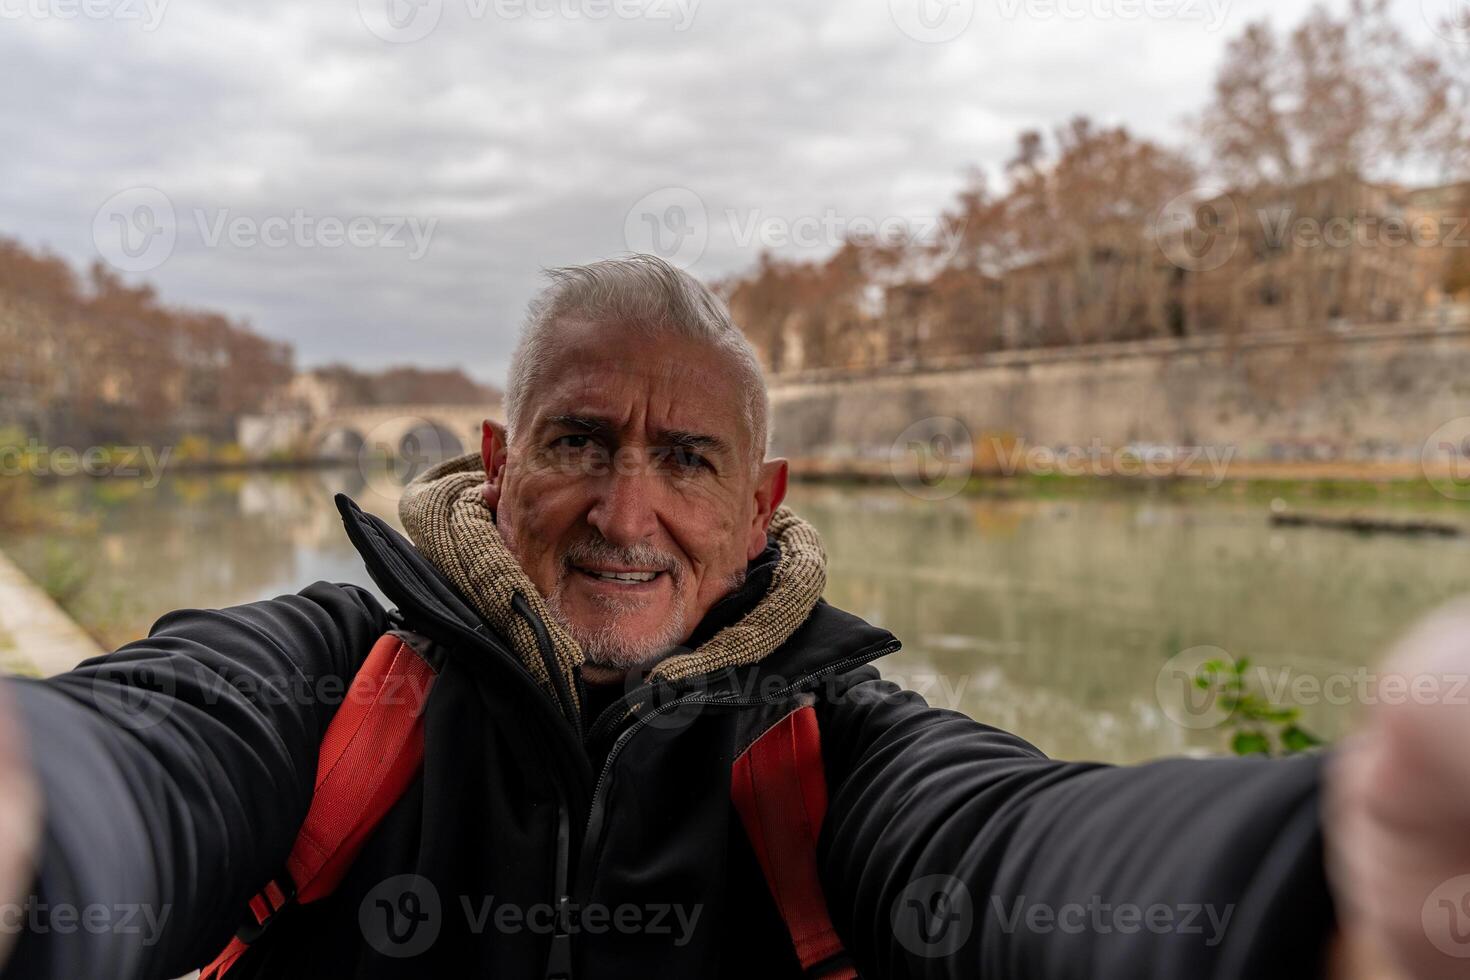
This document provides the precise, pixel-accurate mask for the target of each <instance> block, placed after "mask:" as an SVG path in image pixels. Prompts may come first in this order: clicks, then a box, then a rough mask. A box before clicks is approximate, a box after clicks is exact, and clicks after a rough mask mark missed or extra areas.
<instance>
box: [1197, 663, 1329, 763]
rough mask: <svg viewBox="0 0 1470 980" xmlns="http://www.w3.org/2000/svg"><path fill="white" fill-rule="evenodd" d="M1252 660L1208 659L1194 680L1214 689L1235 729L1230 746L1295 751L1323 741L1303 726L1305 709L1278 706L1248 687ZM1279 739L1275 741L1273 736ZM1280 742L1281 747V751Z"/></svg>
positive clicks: (1254, 751) (1240, 751)
mask: <svg viewBox="0 0 1470 980" xmlns="http://www.w3.org/2000/svg"><path fill="white" fill-rule="evenodd" d="M1249 669H1250V660H1249V659H1245V658H1242V659H1240V660H1207V661H1205V662H1204V663H1203V664H1201V665H1200V667H1199V669H1198V670H1197V671H1196V672H1195V677H1194V683H1195V686H1196V687H1198V688H1199V689H1200V690H1202V691H1212V692H1214V694H1215V697H1216V704H1218V705H1219V707H1220V708H1221V710H1223V711H1224V712H1225V713H1226V718H1227V720H1226V724H1227V725H1228V726H1230V728H1231V729H1232V730H1233V734H1232V735H1231V738H1230V750H1231V751H1232V752H1234V753H1235V754H1236V755H1294V754H1296V753H1298V752H1307V751H1310V750H1311V749H1314V748H1317V747H1318V746H1320V745H1322V744H1324V743H1323V741H1322V740H1321V739H1320V738H1318V737H1317V736H1316V735H1313V734H1312V733H1311V732H1310V731H1308V730H1307V729H1306V728H1304V727H1302V724H1301V714H1302V709H1301V708H1297V707H1284V708H1283V707H1277V706H1276V705H1274V704H1272V703H1271V702H1270V701H1269V700H1267V699H1266V698H1264V697H1262V696H1261V695H1259V694H1255V693H1253V692H1251V691H1249V690H1247V685H1246V671H1247V670H1249ZM1273 735H1274V736H1275V740H1276V742H1275V743H1273V742H1272V736H1273ZM1278 745H1279V751H1278Z"/></svg>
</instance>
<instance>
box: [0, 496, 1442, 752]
mask: <svg viewBox="0 0 1470 980" xmlns="http://www.w3.org/2000/svg"><path fill="white" fill-rule="evenodd" d="M338 491H345V492H347V493H349V494H351V495H352V496H353V497H354V498H355V499H357V500H358V502H359V503H360V504H362V505H363V506H364V507H365V508H366V509H368V510H371V511H373V512H375V513H379V514H381V515H383V516H385V517H388V518H390V519H394V520H396V518H395V517H394V512H395V509H396V497H397V492H398V491H397V481H395V480H394V479H393V478H392V477H391V476H384V475H381V474H375V475H373V476H372V478H367V477H364V476H363V475H362V474H361V473H359V472H357V471H356V470H349V471H340V472H337V471H331V472H308V473H293V474H248V475H244V474H232V475H222V476H209V477H170V478H168V479H165V480H164V481H163V483H162V484H160V485H159V487H157V488H156V489H153V490H143V489H142V488H141V487H140V486H138V485H135V484H128V483H122V482H116V481H97V482H90V481H63V482H60V483H56V484H52V485H49V486H44V487H38V488H37V489H36V495H37V496H38V497H39V498H40V501H41V503H42V505H43V507H44V508H46V509H49V510H50V511H52V512H54V513H58V514H64V515H66V517H67V527H66V529H65V530H63V531H58V530H57V529H55V528H51V529H48V530H45V531H42V530H33V531H30V532H27V533H13V534H11V535H9V536H7V537H5V538H3V539H0V546H3V547H4V548H5V550H6V551H7V552H8V553H10V554H11V555H12V556H13V557H14V558H15V559H16V561H17V562H18V563H19V564H21V566H22V567H24V568H25V569H26V570H27V571H28V572H29V573H30V574H32V575H33V576H34V577H36V578H37V579H40V580H45V581H47V582H48V583H49V584H50V585H52V586H53V588H56V589H57V590H58V591H63V592H64V591H70V592H71V593H72V594H71V595H70V597H69V598H68V599H67V602H66V604H67V606H68V608H69V609H70V610H71V611H72V612H73V614H74V615H76V616H77V617H78V618H79V619H80V620H81V621H82V622H83V624H84V625H85V626H86V627H87V628H88V629H90V630H91V631H92V632H94V633H95V634H96V635H98V636H99V637H101V638H102V639H103V640H104V641H105V642H106V643H107V644H108V645H112V646H116V645H120V644H121V643H124V642H126V641H127V640H129V639H132V638H135V637H137V636H141V635H144V634H145V633H146V632H147V630H148V628H149V626H150V625H151V623H152V622H153V621H154V620H155V619H156V618H157V617H158V616H159V615H160V614H162V613H163V612H166V611H167V610H169V609H173V608H177V607H180V606H185V605H192V606H223V605H230V604H233V603H238V602H244V601H249V600H252V599H257V598H263V597H268V596H272V595H278V594H281V593H286V592H292V591H295V590H297V589H299V588H300V587H302V586H303V585H305V584H307V583H309V582H312V581H315V580H317V579H328V580H331V581H345V582H357V583H359V584H363V585H369V586H370V583H369V582H368V580H367V577H366V574H365V572H364V571H363V569H362V566H361V563H360V562H359V560H358V558H357V556H356V553H355V552H354V551H353V549H352V547H351V545H350V544H349V543H348V541H347V539H346V537H345V535H344V534H343V533H342V528H341V522H340V520H339V519H338V516H337V512H336V510H335V508H334V507H333V505H332V499H331V498H332V494H333V493H335V492H338ZM792 503H793V504H794V506H796V507H797V509H798V510H799V511H800V512H801V513H803V514H804V515H805V516H806V517H808V519H810V520H811V521H813V522H814V523H815V524H816V525H817V527H818V528H819V529H820V530H821V532H822V535H823V539H824V541H825V543H826V546H827V550H828V553H829V555H830V559H831V571H830V576H829V582H830V584H829V587H828V598H829V599H830V600H831V601H832V602H834V603H835V604H837V605H839V606H842V607H844V608H847V609H851V610H852V611H854V612H856V613H858V614H860V615H862V616H864V617H866V618H868V619H870V620H872V621H874V622H877V623H880V624H882V625H884V626H886V627H888V628H889V629H892V630H893V631H894V632H895V633H897V634H898V635H899V636H900V638H901V639H903V641H904V643H905V649H904V651H903V652H902V653H901V654H899V655H898V656H896V657H895V658H893V659H892V660H891V661H890V662H889V663H888V665H887V667H886V668H885V672H886V673H888V674H889V675H891V676H893V677H895V679H898V680H901V681H903V682H904V683H907V684H908V685H910V686H914V687H917V688H919V689H921V690H923V691H924V693H925V694H926V696H927V697H929V699H930V700H931V701H932V702H934V703H937V704H942V705H945V706H947V707H954V708H956V709H958V710H962V711H964V712H966V713H968V714H971V715H972V716H974V717H976V718H979V719H981V720H983V721H986V722H989V723H991V724H995V725H997V726H1000V727H1003V728H1007V729H1009V730H1012V731H1015V732H1018V733H1019V734H1021V735H1023V736H1025V737H1027V738H1029V739H1031V740H1032V741H1034V742H1036V743H1037V744H1038V745H1040V746H1041V747H1042V748H1044V749H1046V750H1047V751H1048V752H1051V753H1053V754H1055V755H1059V756H1065V757H1075V758H1084V757H1085V758H1100V759H1106V760H1113V761H1129V760H1135V759H1140V758H1146V757H1151V756H1157V755H1162V754H1169V753H1177V752H1180V751H1190V750H1219V749H1220V748H1221V747H1222V745H1223V744H1224V736H1223V735H1222V733H1221V732H1220V731H1219V730H1205V731H1192V730H1190V729H1187V728H1184V727H1181V726H1179V725H1176V724H1174V723H1173V722H1171V721H1170V720H1169V719H1168V718H1167V717H1166V716H1165V715H1164V713H1163V711H1162V710H1161V708H1160V705H1159V704H1158V701H1157V698H1156V697H1155V696H1154V682H1155V678H1156V677H1157V675H1158V673H1159V670H1160V668H1161V667H1162V666H1163V665H1164V664H1165V663H1166V662H1167V661H1168V660H1169V658H1170V657H1171V656H1173V655H1174V654H1176V653H1178V652H1179V651H1181V650H1184V649H1186V648H1189V647H1194V646H1199V645H1205V644H1208V645H1213V646H1218V647H1222V648H1224V649H1225V650H1227V651H1229V652H1231V653H1232V654H1234V655H1235V656H1237V657H1239V656H1248V657H1250V658H1251V659H1252V660H1253V661H1255V662H1258V663H1262V664H1265V665H1269V666H1273V667H1290V668H1291V669H1292V670H1293V671H1297V672H1302V673H1305V674H1308V675H1312V676H1316V677H1324V676H1327V675H1331V674H1334V673H1341V672H1346V671H1351V670H1353V669H1354V668H1358V667H1361V666H1362V665H1365V664H1368V663H1371V662H1372V661H1373V660H1374V659H1375V658H1376V656H1377V655H1378V654H1379V653H1380V652H1381V651H1382V650H1383V648H1384V647H1385V646H1386V644H1387V643H1388V642H1389V640H1390V639H1391V638H1392V637H1393V636H1394V635H1395V633H1396V632H1398V631H1399V630H1400V629H1402V628H1403V626H1404V625H1405V624H1407V623H1408V621H1410V620H1411V619H1412V618H1413V617H1414V616H1416V615H1418V614H1419V613H1421V612H1423V611H1425V610H1427V609H1428V608H1430V607H1432V606H1434V605H1435V604H1437V603H1438V602H1440V601H1442V600H1443V599H1445V598H1447V597H1449V596H1452V595H1455V594H1458V593H1462V592H1465V591H1470V547H1467V545H1466V544H1465V543H1462V542H1460V541H1455V540H1440V539H1433V540H1428V539H1403V538H1393V537H1373V538H1363V537H1356V536H1352V535H1347V534H1342V533H1338V532H1332V531H1321V530H1312V529H1293V530H1273V529H1271V528H1269V527H1268V526H1267V524H1266V520H1265V514H1264V512H1263V509H1262V508H1261V507H1260V506H1258V505H1248V504H1241V503H1231V502H1224V501H1218V500H1204V501H1201V500H1191V501H1189V502H1187V503H1186V502H1170V501H1168V500H1151V499H1147V498H1127V499H1091V498H1089V499H1081V500H1060V501H1058V500H1009V501H1007V500H975V499H955V500H950V501H946V502H942V503H928V502H922V501H917V500H914V499H912V498H910V497H908V496H906V495H904V494H902V493H899V492H896V491H892V490H852V489H837V488H831V487H814V486H797V487H795V488H793V491H792ZM1350 714H1351V707H1350V706H1346V705H1314V706H1310V707H1309V708H1308V709H1307V721H1308V722H1309V724H1310V725H1311V726H1312V727H1313V728H1314V729H1315V730H1317V731H1318V732H1320V733H1322V734H1326V735H1335V734H1339V733H1340V732H1341V731H1342V730H1343V728H1344V727H1345V726H1346V724H1347V723H1348V720H1349V717H1350Z"/></svg>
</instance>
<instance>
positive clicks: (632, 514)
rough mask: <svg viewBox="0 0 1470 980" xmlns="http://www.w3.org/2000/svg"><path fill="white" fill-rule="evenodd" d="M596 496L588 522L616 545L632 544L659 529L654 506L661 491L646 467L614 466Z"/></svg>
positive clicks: (601, 482)
mask: <svg viewBox="0 0 1470 980" xmlns="http://www.w3.org/2000/svg"><path fill="white" fill-rule="evenodd" d="M599 482H600V487H599V489H598V494H597V499H596V500H595V501H594V502H593V504H592V509H591V510H590V511H589V512H588V514H587V522H588V523H589V524H591V525H592V526H593V527H595V528H597V530H598V531H600V532H601V533H602V536H603V537H604V538H606V539H607V540H608V541H610V542H612V543H613V544H617V545H632V544H637V543H638V542H640V541H647V540H649V539H650V538H652V537H653V536H654V535H655V533H656V532H657V530H658V517H657V515H656V513H655V510H654V504H655V498H656V495H657V493H658V488H657V486H656V484H657V482H658V481H656V480H654V479H652V478H651V477H650V475H649V473H648V472H647V467H644V466H639V467H626V466H624V467H614V468H613V471H612V472H611V473H609V474H608V475H607V476H606V478H604V479H603V480H601V481H599Z"/></svg>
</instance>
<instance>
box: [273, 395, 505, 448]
mask: <svg viewBox="0 0 1470 980" xmlns="http://www.w3.org/2000/svg"><path fill="white" fill-rule="evenodd" d="M502 412H503V409H502V406H501V405H500V404H499V403H492V404H487V405H360V406H352V407H343V408H340V409H337V410H334V411H332V412H330V413H328V414H326V415H323V416H321V417H319V418H314V419H312V420H311V421H310V423H309V424H308V425H307V426H306V427H305V431H304V432H303V433H302V434H301V441H302V442H304V443H305V448H306V449H307V450H308V451H309V452H310V453H311V454H312V455H314V456H319V457H334V458H351V459H356V458H358V457H359V456H361V455H363V454H368V455H373V456H382V457H390V456H392V457H397V458H400V459H409V460H418V459H435V460H437V459H445V458H447V457H449V456H457V455H459V454H460V453H465V452H470V451H471V450H478V449H479V447H480V422H481V421H482V420H483V419H486V418H489V419H492V420H494V421H497V422H498V421H504V417H503V414H502Z"/></svg>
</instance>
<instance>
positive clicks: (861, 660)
mask: <svg viewBox="0 0 1470 980" xmlns="http://www.w3.org/2000/svg"><path fill="white" fill-rule="evenodd" d="M899 646H900V644H899V642H898V640H888V641H885V642H883V643H881V644H878V645H877V646H876V647H870V648H869V649H867V650H864V651H863V652H862V653H859V654H855V655H853V656H851V657H847V658H844V659H842V660H838V661H836V662H834V663H830V664H827V665H825V666H824V667H822V668H820V669H818V670H814V671H812V672H811V673H810V674H805V675H803V676H801V677H799V678H797V679H796V680H795V681H793V682H792V683H790V684H788V685H787V686H786V687H783V688H781V689H780V690H779V691H776V692H774V693H772V694H770V695H767V696H766V697H760V698H740V697H729V696H726V697H721V696H719V695H709V694H688V695H685V696H684V697H682V698H675V699H674V700H672V701H669V702H668V703H667V704H661V705H659V706H658V707H656V708H654V709H653V710H652V711H650V712H649V713H648V714H646V715H644V716H643V717H641V718H639V719H638V720H637V721H636V722H634V723H633V724H632V725H629V726H628V728H627V729H626V730H625V731H624V732H623V733H622V734H621V735H619V736H618V738H617V740H616V741H615V742H613V744H612V748H610V749H609V750H608V753H607V758H606V760H604V761H603V764H602V771H601V772H600V773H599V774H598V776H597V782H596V783H594V784H593V787H592V804H591V806H590V808H589V809H588V813H587V830H586V836H585V837H584V838H583V841H582V850H581V852H580V853H579V854H578V855H577V858H578V860H577V884H576V887H577V894H578V895H579V896H581V897H582V898H584V899H585V898H587V897H588V896H589V895H590V894H591V890H592V870H593V865H594V863H595V860H596V854H597V848H598V845H600V844H601V842H602V828H603V823H604V810H605V809H606V801H605V799H604V790H605V789H606V788H607V782H608V777H609V775H610V774H611V772H612V767H613V763H615V762H616V761H617V758H618V754H619V753H620V752H621V751H622V750H623V746H625V745H627V744H628V741H629V739H631V738H632V737H633V736H634V735H636V734H637V733H638V732H640V731H642V730H643V728H644V727H645V726H646V725H648V723H649V722H651V721H653V719H655V718H657V717H658V716H659V715H661V714H663V713H664V712H666V711H670V710H672V709H673V708H676V707H680V706H682V705H686V704H712V705H721V706H728V707H735V708H743V707H754V706H757V705H762V704H773V703H775V702H777V701H780V700H781V699H783V698H785V697H787V696H789V695H790V694H792V693H793V692H795V691H797V690H800V689H801V688H802V687H805V686H806V685H808V684H810V683H811V682H812V681H814V680H816V679H818V678H821V677H826V676H828V675H830V674H836V673H840V672H842V671H845V670H851V669H852V668H854V667H861V666H862V665H863V664H866V663H871V662H872V661H874V660H877V659H878V658H879V657H883V656H886V655H888V654H890V653H892V652H893V651H895V650H897V649H898V648H899Z"/></svg>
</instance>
